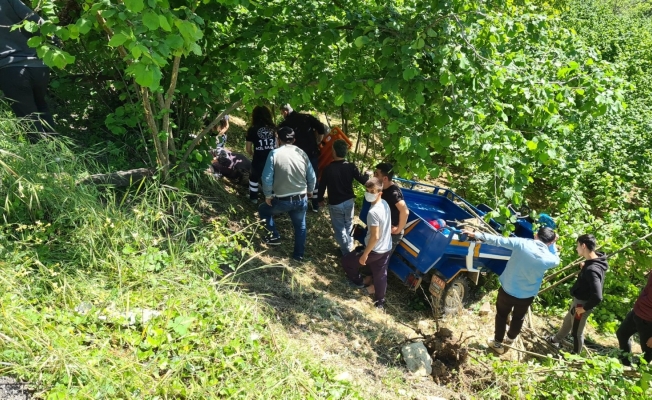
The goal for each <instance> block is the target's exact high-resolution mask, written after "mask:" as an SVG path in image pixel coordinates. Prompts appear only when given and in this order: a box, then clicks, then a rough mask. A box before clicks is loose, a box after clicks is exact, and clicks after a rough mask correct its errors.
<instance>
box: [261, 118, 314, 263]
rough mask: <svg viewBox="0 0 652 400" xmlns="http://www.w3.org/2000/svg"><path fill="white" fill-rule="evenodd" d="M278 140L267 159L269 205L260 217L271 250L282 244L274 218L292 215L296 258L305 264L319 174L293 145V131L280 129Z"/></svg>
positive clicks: (265, 188)
mask: <svg viewBox="0 0 652 400" xmlns="http://www.w3.org/2000/svg"><path fill="white" fill-rule="evenodd" d="M276 136H277V138H278V141H279V147H278V149H274V150H272V151H271V152H270V153H269V156H267V162H266V163H265V168H264V169H263V176H262V183H263V193H264V194H265V202H264V203H262V204H261V205H260V206H259V207H258V215H259V216H260V218H261V219H264V220H265V225H266V228H267V230H268V231H269V236H268V237H267V238H265V240H264V243H266V244H267V245H269V246H278V245H280V244H281V235H280V234H279V232H278V230H277V229H276V224H275V223H274V215H278V214H283V213H288V214H289V215H290V219H291V220H292V225H293V227H294V252H293V254H292V258H293V259H294V260H296V261H299V262H301V261H303V255H304V252H305V249H306V211H307V210H308V198H310V197H312V192H313V190H314V188H315V181H316V178H315V171H314V170H313V169H312V165H311V164H310V160H309V159H308V156H307V155H306V153H305V152H304V151H303V150H301V149H300V148H298V147H297V146H294V145H293V143H294V131H293V130H292V129H291V128H288V127H287V126H285V127H282V128H280V129H279V130H278V131H277V133H276Z"/></svg>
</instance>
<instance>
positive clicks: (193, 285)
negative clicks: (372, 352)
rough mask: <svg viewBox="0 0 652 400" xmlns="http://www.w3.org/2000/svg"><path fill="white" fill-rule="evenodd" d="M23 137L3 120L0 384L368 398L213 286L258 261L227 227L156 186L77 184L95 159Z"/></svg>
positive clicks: (265, 315)
mask: <svg viewBox="0 0 652 400" xmlns="http://www.w3.org/2000/svg"><path fill="white" fill-rule="evenodd" d="M21 129H22V127H21V125H20V124H19V123H16V121H15V120H12V119H7V118H4V117H0V144H1V145H2V147H3V150H2V151H1V152H0V199H2V200H3V204H5V205H8V206H5V207H3V209H2V214H3V215H2V216H3V219H4V221H5V222H6V224H5V225H3V227H2V228H1V229H0V260H1V261H0V271H1V274H0V276H1V277H0V301H1V302H2V304H3V314H2V315H3V317H2V320H0V341H2V347H1V348H0V362H1V364H0V375H12V376H16V377H18V378H21V379H24V380H26V381H28V382H31V383H33V384H35V385H37V388H36V389H37V390H38V394H39V395H40V396H42V397H43V398H48V399H70V398H89V397H93V398H133V399H138V398H152V399H155V398H161V399H162V398H189V399H192V398H195V399H205V398H224V397H229V398H261V397H262V398H295V399H304V398H324V399H340V398H358V397H359V396H358V395H357V391H356V389H355V388H354V387H352V385H351V384H350V383H348V382H342V381H337V380H335V378H334V377H335V373H334V372H333V371H331V370H329V369H327V368H324V367H323V366H321V365H320V364H319V363H317V362H315V361H313V360H312V359H311V358H310V354H306V353H305V352H304V350H303V349H302V348H301V347H300V346H297V345H296V344H294V343H292V342H290V341H289V340H288V338H287V337H286V336H285V335H284V333H283V332H282V328H281V327H280V326H278V325H277V324H276V322H275V319H274V318H273V314H272V313H271V311H270V310H269V308H268V307H267V306H265V305H264V304H261V302H260V301H259V300H258V299H256V298H255V296H252V295H248V294H243V293H241V292H240V291H238V290H237V289H235V286H234V285H232V284H231V283H232V282H231V281H229V280H216V278H217V277H218V276H219V275H221V274H223V273H224V272H226V271H237V270H238V268H239V267H240V266H241V264H242V262H243V260H244V259H246V256H247V255H248V254H250V253H251V251H252V250H251V249H250V247H249V242H248V241H247V240H246V238H245V237H244V232H232V231H230V230H228V228H227V227H226V217H224V218H218V219H216V220H214V221H212V222H211V223H204V222H203V221H202V218H201V214H200V213H199V211H198V210H197V208H196V206H195V205H193V204H192V203H191V202H189V200H188V197H187V196H186V194H185V193H182V192H180V191H178V190H172V189H170V188H166V187H162V186H160V185H158V184H157V183H156V182H153V183H147V184H142V185H140V186H137V187H131V188H129V189H128V190H126V191H124V192H117V191H114V190H112V189H110V188H105V189H103V191H102V192H99V191H98V190H97V189H96V188H95V187H93V186H87V185H84V184H76V182H77V181H78V180H79V179H81V178H83V177H85V176H87V175H88V173H89V172H88V169H87V168H88V167H87V166H88V165H92V162H91V161H90V160H89V159H88V157H87V156H86V155H85V154H83V153H82V152H80V151H79V149H77V148H74V147H71V146H70V145H69V144H67V143H66V142H63V141H59V140H50V139H48V140H43V141H40V142H39V143H37V144H35V145H30V144H28V143H26V142H25V140H24V138H22V137H21V135H20V134H19V133H18V132H20V130H21ZM72 149H74V150H75V151H74V152H73V151H72ZM96 156H97V155H96Z"/></svg>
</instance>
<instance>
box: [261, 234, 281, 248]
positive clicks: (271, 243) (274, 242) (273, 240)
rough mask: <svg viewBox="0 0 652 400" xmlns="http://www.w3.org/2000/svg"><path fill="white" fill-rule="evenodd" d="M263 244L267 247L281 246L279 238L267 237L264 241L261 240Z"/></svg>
mask: <svg viewBox="0 0 652 400" xmlns="http://www.w3.org/2000/svg"><path fill="white" fill-rule="evenodd" d="M263 243H265V244H266V245H268V246H278V245H280V244H281V237H280V236H277V237H271V236H267V237H266V238H265V239H263Z"/></svg>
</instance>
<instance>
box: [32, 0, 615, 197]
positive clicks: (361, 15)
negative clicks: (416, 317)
mask: <svg viewBox="0 0 652 400" xmlns="http://www.w3.org/2000/svg"><path fill="white" fill-rule="evenodd" d="M45 4H48V5H51V3H50V2H45ZM54 11H56V10H54V9H53V11H52V13H54ZM69 16H70V15H68V17H69ZM50 21H51V22H56V19H54V18H51V19H50ZM46 26H53V27H54V26H55V25H54V24H46ZM53 32H54V33H56V34H58V35H59V36H60V37H61V38H62V39H64V40H68V41H81V42H82V43H87V44H88V45H89V46H90V47H92V48H94V49H100V48H103V49H104V53H101V49H100V50H98V53H99V54H101V56H102V57H104V58H106V60H107V61H109V62H106V63H102V64H100V65H97V66H98V67H100V68H101V69H102V72H104V73H106V74H107V75H109V76H111V75H113V76H116V77H118V76H120V75H121V74H124V75H123V77H124V78H125V80H123V79H116V81H117V82H115V81H114V82H110V83H108V84H109V85H112V86H111V89H112V90H117V91H119V92H124V93H125V94H126V95H127V96H124V95H121V96H122V98H123V99H126V98H127V97H130V98H132V99H133V101H134V103H137V104H140V102H139V100H138V96H142V95H143V93H140V92H141V91H140V90H139V89H138V88H136V87H134V86H133V85H130V84H129V82H128V79H129V78H133V79H134V80H135V82H136V83H137V84H138V85H140V86H141V87H143V88H145V89H147V90H145V91H144V92H145V94H146V95H148V96H151V97H152V102H151V103H152V107H151V108H152V110H151V112H150V111H147V110H145V113H146V114H145V115H147V113H151V114H153V116H154V117H155V118H157V121H156V122H157V126H155V127H154V126H153V125H152V124H151V123H150V124H149V127H150V130H154V131H158V130H161V131H163V132H161V133H159V132H155V133H156V136H157V137H158V136H160V138H159V139H161V140H163V142H166V141H168V142H170V143H169V144H168V146H167V147H168V149H169V151H171V152H172V155H171V156H172V158H173V160H172V161H174V159H175V157H174V156H175V154H176V155H180V154H181V153H182V151H181V150H185V149H186V148H187V146H188V141H187V136H186V135H187V133H189V132H191V131H192V130H193V129H197V128H198V122H199V121H203V117H204V116H209V117H214V116H215V115H216V114H217V111H218V110H221V109H223V108H224V107H225V106H227V105H228V104H231V103H234V102H236V101H238V100H242V102H243V103H244V104H245V105H247V106H248V107H250V106H251V105H252V104H254V103H255V102H258V101H260V100H262V99H267V100H270V101H277V102H280V101H290V102H292V103H293V104H295V105H296V106H297V108H318V109H320V110H323V111H334V110H335V108H336V107H338V106H341V105H346V107H347V109H348V110H350V112H351V113H353V114H355V115H358V110H364V111H365V112H364V115H363V116H361V117H360V118H359V119H360V124H361V126H364V127H367V128H372V127H374V128H375V130H377V131H378V130H380V131H381V132H382V135H383V139H384V140H383V142H384V143H385V152H386V153H387V154H392V157H393V158H395V161H397V164H398V165H399V166H400V170H401V171H404V172H407V171H409V172H411V173H416V174H417V175H418V176H421V177H424V176H426V175H427V174H428V173H430V174H431V175H438V173H439V167H437V166H435V165H434V163H433V162H432V160H431V155H432V154H443V155H445V158H446V163H448V164H453V165H461V166H465V167H471V166H472V168H474V169H478V170H479V171H495V173H496V175H497V176H498V177H500V179H501V182H502V186H503V191H502V193H500V195H506V196H507V197H508V198H512V199H513V200H515V201H519V200H520V197H519V193H520V192H521V190H522V188H523V187H525V186H526V185H527V184H528V178H529V177H530V176H531V173H532V166H533V165H534V164H533V161H536V162H540V163H544V164H548V163H554V162H555V160H557V159H558V158H559V155H558V152H559V150H558V147H559V146H560V142H559V139H560V138H562V137H567V136H569V135H571V133H572V132H573V130H574V129H575V127H576V126H577V124H578V123H579V122H580V121H581V120H582V119H583V118H585V117H587V116H589V115H599V114H604V113H606V112H607V111H610V110H614V111H617V110H618V109H619V108H620V107H621V103H620V98H621V89H620V88H621V85H622V83H621V82H620V81H619V80H618V79H617V78H615V77H614V75H613V68H612V66H611V65H609V64H607V63H605V62H603V61H600V57H599V56H598V55H597V54H596V53H595V51H593V50H592V49H590V48H588V47H586V46H584V45H583V44H582V42H581V41H580V40H579V39H578V38H577V36H576V35H575V34H574V33H573V32H572V31H571V30H569V29H567V28H564V27H563V25H561V24H560V21H559V20H558V19H555V18H554V17H550V16H548V15H546V14H545V13H543V12H541V10H540V9H537V8H534V7H533V6H531V5H528V4H526V5H518V6H517V5H515V4H514V3H513V2H511V1H489V2H483V1H470V0H456V1H441V2H422V1H396V2H385V1H383V2H375V1H355V2H346V4H343V3H340V2H317V1H267V2H264V3H258V2H249V1H247V0H244V1H234V0H231V1H218V2H211V1H202V2H187V1H171V2H169V1H167V0H158V1H157V0H148V1H144V0H129V1H125V2H124V3H119V2H112V1H101V2H84V3H83V4H82V7H81V9H79V10H78V15H76V16H75V17H74V18H72V19H70V21H69V24H67V25H65V26H57V27H56V28H46V29H44V33H53ZM39 45H40V46H43V47H42V48H41V49H40V51H41V52H42V53H43V54H44V55H47V54H48V53H49V52H52V53H56V54H58V53H59V52H61V54H64V55H63V56H61V57H57V60H58V61H57V62H53V63H51V64H54V65H57V66H59V67H63V66H65V65H66V64H67V63H70V62H73V61H74V59H73V58H72V57H70V56H68V55H67V53H66V52H62V51H61V50H58V49H55V48H52V47H46V46H47V45H46V44H39ZM111 48H114V49H116V50H114V51H112V52H111V51H107V49H111ZM98 53H95V57H97V56H98ZM76 55H77V56H78V57H79V56H82V57H83V55H80V54H76ZM53 57H54V56H53ZM175 57H182V58H183V60H182V61H181V62H180V65H181V69H180V72H179V73H178V83H175V85H176V86H175V87H174V88H173V90H172V92H169V93H170V94H172V93H176V94H175V95H176V97H175V99H174V101H172V102H171V103H170V108H165V107H164V106H165V102H163V103H161V102H160V99H158V101H157V100H156V96H157V95H159V94H160V95H162V97H163V98H164V99H163V100H167V97H166V96H164V94H165V93H164V91H165V90H168V89H169V85H170V83H171V82H170V80H171V79H172V77H173V76H174V71H173V65H174V61H173V60H174V59H175ZM46 60H48V57H47V56H46ZM71 68H73V69H74V68H75V66H74V65H73V66H71ZM134 92H135V93H134ZM157 103H158V104H157ZM157 106H158V107H157ZM161 106H163V107H161ZM167 109H170V110H172V112H173V114H172V122H171V125H170V127H167V126H166V124H165V123H164V122H163V119H164V117H165V115H167V114H169V113H170V111H166V110H167ZM142 112H143V111H141V109H139V108H138V107H131V106H129V105H127V104H124V105H121V106H119V107H117V108H116V109H115V110H114V114H112V115H110V116H109V117H108V119H107V125H108V126H109V128H110V129H111V130H112V131H113V132H115V133H117V134H125V133H127V132H129V131H130V130H132V129H133V127H134V126H135V125H136V121H138V120H139V119H140V120H141V121H142V118H143V116H142ZM133 113H136V114H140V116H138V115H136V117H135V118H134V117H131V115H128V114H133ZM189 115H190V116H192V120H187V116H189ZM211 119H212V118H211ZM143 122H144V121H143ZM143 125H144V124H143ZM174 128H176V129H177V130H178V131H177V132H175V129H174ZM170 136H174V139H173V140H170V139H169V137H170ZM150 140H154V142H155V141H156V138H155V137H154V138H152V139H150ZM154 144H156V143H154ZM184 146H185V147H184ZM157 148H158V146H157ZM165 150H166V149H165V143H164V144H163V145H162V147H161V149H159V153H160V154H158V156H159V157H158V158H161V157H163V158H164V160H159V164H161V163H163V164H164V163H166V162H169V161H170V160H167V159H165V157H167V154H165V153H166V152H165ZM177 153H178V154H177ZM184 153H187V152H184ZM188 154H189V153H188Z"/></svg>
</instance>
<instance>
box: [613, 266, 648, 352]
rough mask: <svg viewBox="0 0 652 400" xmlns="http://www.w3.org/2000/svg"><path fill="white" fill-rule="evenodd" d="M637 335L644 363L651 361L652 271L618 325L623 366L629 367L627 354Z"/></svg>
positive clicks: (617, 334) (617, 333) (630, 350)
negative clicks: (636, 334)
mask: <svg viewBox="0 0 652 400" xmlns="http://www.w3.org/2000/svg"><path fill="white" fill-rule="evenodd" d="M635 333H638V336H639V339H640V341H641V350H642V351H643V356H644V358H645V361H646V362H647V363H649V362H650V361H652V271H650V272H648V276H647V284H646V285H645V287H644V288H643V291H642V292H641V294H640V295H639V296H638V299H636V302H635V303H634V308H633V309H632V311H630V312H629V313H628V314H627V316H626V317H625V320H624V321H623V322H622V323H621V324H620V327H619V328H618V331H617V332H616V336H617V337H618V344H619V345H620V349H621V350H622V351H623V352H624V353H625V354H623V355H622V357H621V361H622V363H623V364H624V365H630V364H631V362H630V360H629V354H631V353H632V344H631V339H632V336H633V335H634V334H635Z"/></svg>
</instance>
